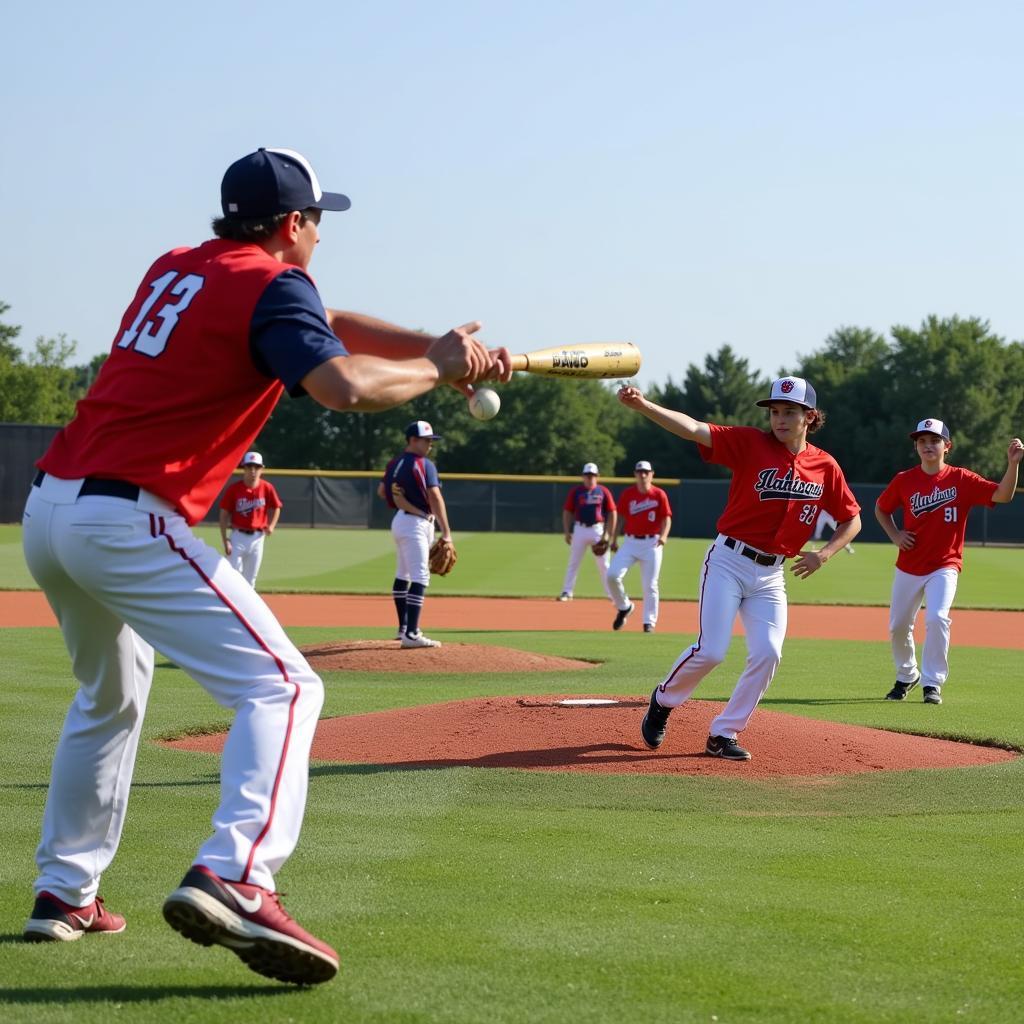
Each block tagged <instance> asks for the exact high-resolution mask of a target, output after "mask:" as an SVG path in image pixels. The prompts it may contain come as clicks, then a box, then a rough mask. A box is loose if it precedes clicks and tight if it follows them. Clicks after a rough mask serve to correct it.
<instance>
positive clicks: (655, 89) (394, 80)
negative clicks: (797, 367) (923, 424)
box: [0, 0, 1024, 383]
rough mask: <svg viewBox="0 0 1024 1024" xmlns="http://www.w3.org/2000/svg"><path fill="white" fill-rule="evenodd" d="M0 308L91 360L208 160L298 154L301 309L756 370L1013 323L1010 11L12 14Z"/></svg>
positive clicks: (982, 3) (944, 4)
mask: <svg viewBox="0 0 1024 1024" xmlns="http://www.w3.org/2000/svg"><path fill="white" fill-rule="evenodd" d="M3 21H4V25H3V71H2V79H0V80H2V86H0V89H2V94H0V99H2V110H3V160H2V162H0V210H2V213H3V217H4V221H5V223H7V225H8V230H9V235H8V242H7V244H6V245H5V247H4V253H3V256H2V257H0V300H3V301H5V302H7V303H9V304H10V305H11V307H12V309H11V310H10V311H9V312H8V313H7V314H6V316H5V320H6V322H9V323H17V324H21V325H22V328H23V333H22V337H21V341H22V343H23V344H31V343H32V341H33V340H34V339H35V337H36V336H37V335H47V336H52V335H55V334H57V333H58V332H65V333H67V334H68V335H69V336H70V337H71V338H74V339H76V340H77V342H78V346H79V347H78V352H77V354H76V358H75V361H76V362H85V361H86V360H87V359H88V358H91V357H92V356H93V355H95V354H96V353H98V352H101V351H106V350H107V349H108V348H109V346H110V343H111V340H112V338H113V334H114V331H115V328H116V326H117V323H118V321H119V319H120V316H121V313H122V312H123V309H124V307H125V305H126V304H127V303H128V301H129V299H130V298H131V296H132V294H133V292H134V289H135V288H136V286H137V285H138V283H139V279H140V277H141V275H142V273H143V272H144V270H145V269H146V267H147V266H148V265H149V262H150V261H151V260H152V259H154V258H155V257H156V256H157V255H159V254H160V253H162V252H164V251H165V250H167V249H169V248H172V247H173V246H176V245H182V244H194V243H198V242H200V241H202V240H203V239H204V238H206V237H207V236H208V234H209V230H208V229H209V219H210V217H211V216H212V215H214V214H216V213H217V212H218V207H219V183H220V178H221V175H222V173H223V171H224V169H225V168H226V166H227V165H228V164H229V163H230V162H231V161H232V160H234V159H235V158H237V157H238V156H241V155H243V154H244V153H246V152H250V151H252V150H254V149H256V148H257V147H259V146H279V147H288V148H293V149H298V150H300V151H301V152H303V153H304V154H305V155H306V156H307V157H308V158H309V159H310V161H311V162H312V164H313V166H314V167H315V168H316V170H317V172H318V174H319V176H320V179H321V183H322V184H323V186H324V187H325V188H327V189H329V190H332V191H341V192H345V193H347V194H348V195H349V196H351V198H352V201H353V206H352V209H351V210H350V211H349V212H347V213H341V214H327V215H325V217H324V224H323V226H322V231H321V234H322V242H321V245H320V248H319V250H318V252H317V254H316V256H315V258H314V261H313V265H312V268H311V269H312V272H313V274H314V276H315V278H316V280H317V282H318V284H319V286H320V290H321V293H322V295H323V297H324V300H325V302H326V303H327V304H328V305H332V306H337V307H339V308H343V309H353V310H358V311H361V312H366V313H372V314H374V315H377V316H381V317H384V318H385V319H389V320H393V321H396V322H398V323H401V324H403V325H406V326H410V327H422V328H426V329H429V330H433V331H441V330H444V329H446V328H448V327H450V326H453V325H457V324H461V323H463V322H465V321H467V320H471V319H480V320H482V321H483V322H484V331H483V333H482V335H481V336H482V337H483V338H485V340H487V341H488V342H489V343H491V344H499V343H500V344H507V345H508V346H509V347H510V348H512V349H513V350H514V351H527V350H529V349H531V348H537V347H542V346H546V345H550V344H564V343H571V342H581V341H603V340H632V341H635V342H636V343H637V344H638V345H639V346H640V348H641V350H642V351H643V353H644V356H645V366H644V370H643V371H642V372H641V374H640V380H641V381H642V382H645V383H648V382H651V381H663V380H664V379H665V378H667V377H668V376H670V375H672V376H673V377H675V378H676V379H677V380H678V379H680V378H681V377H682V374H683V372H684V371H685V367H686V365H687V364H688V363H690V362H697V363H700V362H702V361H703V359H704V357H705V356H706V355H707V354H708V353H710V352H714V351H716V350H717V349H718V348H719V347H720V346H722V345H723V344H730V345H732V346H733V347H734V348H735V349H736V350H737V351H738V352H739V353H740V354H741V355H742V356H745V357H746V358H747V359H749V361H750V363H751V364H752V366H753V367H754V368H756V369H760V370H763V371H765V372H766V373H770V374H774V372H775V371H777V370H778V369H780V368H781V367H783V366H788V365H791V364H792V363H793V361H794V360H795V358H796V356H797V354H798V353H807V352H810V351H813V350H814V349H816V348H818V347H819V346H820V345H821V343H822V342H823V340H824V339H825V337H826V336H827V335H828V334H829V333H830V332H831V331H833V330H834V329H835V328H837V327H839V326H841V325H856V326H864V327H870V328H873V329H875V330H878V331H880V332H882V333H887V332H888V329H889V328H890V327H891V326H892V325H893V324H897V323H902V324H911V325H916V324H918V323H919V322H920V321H921V320H922V319H923V318H924V317H925V316H926V315H928V314H929V313H936V314H938V315H941V316H948V315H952V314H954V313H956V314H960V315H962V316H971V315H977V316H982V317H984V318H986V319H988V320H990V321H991V325H992V328H993V330H995V331H996V332H997V333H999V334H1001V335H1003V336H1004V337H1006V338H1008V339H1012V340H1020V339H1022V338H1024V302H1022V299H1021V282H1022V279H1024V260H1022V256H1021V240H1022V238H1024V218H1022V214H1021V209H1022V200H1024V90H1022V84H1024V70H1022V68H1024V61H1022V59H1021V53H1022V46H1024V33H1022V29H1024V8H1022V7H1021V5H1020V4H1019V3H1012V2H1005V3H1003V2H992V0H970V2H969V0H963V2H957V3H952V2H949V0H927V2H907V3H903V2H899V0H887V2H874V0H865V2H841V0H839V2H835V3H822V2H820V0H815V2H785V0H780V2H779V3H775V4H765V3H761V2H750V0H740V2H733V3H708V2H707V0H699V2H689V0H678V2H675V3H670V2H656V0H622V2H619V3H608V2H605V0H588V2H582V0H566V2H560V0H544V2H536V0H517V2H516V3H495V2H491V3H484V2H468V0H467V2H455V0H432V2H421V3H414V2H409V0H395V2H386V0H378V2H376V3H371V2H363V3H353V2H349V3H345V2H340V0H330V2H324V0H307V2H306V3H302V4H294V5H293V4H280V3H279V4H271V3H266V2H263V0H248V2H237V0H204V2H196V0H176V2H175V3H174V4H170V5H166V4H165V5H159V6H158V5H156V4H150V3H145V2H139V0H132V2H122V0H110V2H104V0H97V2H96V3H93V4H81V3H69V2H67V0H57V2H54V3H35V4H17V5H11V6H9V7H8V8H7V9H6V11H5V15H4V19H3Z"/></svg>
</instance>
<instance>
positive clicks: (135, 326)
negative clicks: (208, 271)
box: [117, 270, 206, 359]
mask: <svg viewBox="0 0 1024 1024" xmlns="http://www.w3.org/2000/svg"><path fill="white" fill-rule="evenodd" d="M175 280H177V283H174V282H175ZM205 283H206V280H205V278H202V277H200V276H199V275H198V274H184V275H182V274H179V273H178V271H176V270H169V271H168V272H167V273H166V274H163V275H162V276H160V277H158V278H156V279H155V280H153V281H150V282H149V289H150V294H149V297H148V298H147V299H146V301H145V302H143V304H142V308H141V309H140V310H139V313H138V316H136V317H135V320H134V322H133V323H132V325H131V327H129V328H128V330H126V331H125V332H124V334H122V335H121V337H120V338H118V340H117V346H118V348H131V347H132V346H133V345H134V346H135V351H136V352H141V353H142V354H143V355H144V356H150V357H152V358H154V359H155V358H156V357H157V356H158V355H160V353H161V352H163V350H164V349H165V348H166V347H167V341H168V339H169V338H170V336H171V332H172V331H173V330H174V328H175V327H177V326H178V317H180V316H181V314H182V313H184V312H185V310H186V309H188V307H189V304H190V303H191V302H192V300H193V299H194V298H195V297H196V295H197V294H198V293H199V290H200V289H201V288H202V287H203V285H204V284H205ZM165 292H167V293H168V294H169V295H170V296H173V297H174V298H168V299H167V300H166V301H165V302H164V303H163V304H162V305H161V306H160V307H159V308H158V309H157V310H156V311H154V312H153V313H152V316H150V312H151V311H152V310H153V307H154V306H155V305H156V303H157V301H158V300H159V299H160V298H161V296H163V295H164V293H165ZM175 298H176V299H177V301H174V299H175ZM158 320H159V325H158V324H157V321H158Z"/></svg>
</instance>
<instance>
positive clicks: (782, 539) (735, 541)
mask: <svg viewBox="0 0 1024 1024" xmlns="http://www.w3.org/2000/svg"><path fill="white" fill-rule="evenodd" d="M619 400H620V401H621V402H622V403H623V404H624V405H627V406H629V407H630V408H632V409H636V410H637V411H638V412H640V413H641V414H642V415H644V416H646V417H647V419H649V420H651V421H652V422H653V423H657V424H658V425H659V426H661V427H664V428H665V429H666V430H668V431H670V432H671V433H673V434H676V435H678V436H679V437H682V438H685V439H686V440H687V441H695V442H696V443H697V444H698V445H699V446H700V447H699V449H698V450H699V451H700V454H701V457H702V458H703V459H705V460H706V461H708V462H712V463H715V464H717V465H721V466H728V467H729V469H731V470H732V481H731V483H730V486H729V497H728V500H727V502H726V506H725V510H724V511H723V513H722V515H721V517H720V518H719V520H718V530H719V534H718V536H717V537H716V538H715V540H714V541H713V542H712V544H711V546H710V547H709V548H708V551H707V554H706V555H705V557H704V563H703V565H702V567H701V571H700V580H699V594H700V598H699V599H700V608H699V621H700V632H699V633H698V635H697V640H696V642H695V643H693V644H692V645H691V646H690V647H689V648H687V649H686V650H685V651H683V653H682V654H681V655H680V656H679V658H678V659H677V660H676V662H675V664H674V665H673V666H672V668H671V670H670V671H669V673H668V675H667V676H666V677H665V679H664V680H663V681H662V682H661V683H659V684H658V686H656V687H655V688H654V691H653V693H652V694H651V699H650V704H649V705H648V709H647V714H646V715H645V716H644V719H643V721H642V723H641V725H640V733H641V736H642V737H643V741H644V743H646V744H647V746H648V747H650V748H651V749H652V750H653V749H656V748H657V747H659V746H661V744H662V742H663V741H664V739H665V732H666V729H667V726H668V718H669V714H670V713H671V712H672V709H673V708H676V707H678V706H679V705H680V704H682V703H683V702H684V701H686V700H688V699H689V697H690V695H691V694H692V693H693V691H694V690H695V689H696V688H697V684H698V683H699V682H700V681H701V680H702V679H703V678H704V676H706V675H707V674H708V673H709V672H710V671H711V670H712V669H713V668H714V667H715V666H716V665H719V664H721V662H722V660H723V659H724V658H725V655H726V652H727V651H728V649H729V642H730V640H731V639H732V628H733V623H734V621H735V619H736V616H737V614H738V615H739V616H740V618H741V619H742V621H743V629H744V632H745V633H746V640H747V663H746V666H745V667H744V670H743V674H742V675H741V676H740V678H739V680H738V681H737V683H736V687H735V689H734V690H733V693H732V696H731V697H730V698H729V702H728V703H727V704H726V706H725V708H724V710H723V711H722V713H721V714H719V715H718V716H717V717H716V718H715V719H714V720H713V721H712V723H711V730H710V735H709V736H708V740H707V744H706V747H705V750H706V752H707V753H708V754H710V755H712V756H713V757H723V758H727V759H728V760H732V761H747V760H749V759H750V752H749V751H748V750H745V749H744V748H743V747H741V746H740V745H739V744H738V743H737V741H736V737H737V735H738V734H739V733H741V732H742V731H743V730H744V729H745V728H746V727H747V723H748V722H749V721H750V717H751V715H753V713H754V709H755V708H756V707H757V705H758V703H759V702H760V700H761V697H762V696H764V693H765V691H766V690H767V689H768V685H769V684H770V683H771V681H772V678H773V676H774V675H775V670H776V669H777V668H778V666H779V662H780V660H781V658H782V643H783V640H784V639H785V636H786V620H787V604H786V581H785V577H784V573H783V564H784V562H785V560H786V559H787V558H795V559H796V561H795V562H794V564H793V573H794V574H795V575H796V576H797V577H798V578H799V579H806V578H807V577H809V576H811V575H812V574H814V573H815V572H817V571H818V570H819V569H820V568H821V567H822V566H823V565H824V564H825V563H826V562H827V561H828V560H829V559H830V558H831V557H832V555H834V554H835V553H836V552H837V551H839V550H840V548H842V546H843V545H844V544H848V543H849V542H850V541H851V540H853V538H854V537H855V536H856V535H857V533H858V532H859V531H860V526H861V523H860V506H859V505H858V504H857V502H856V500H855V499H854V497H853V494H852V493H851V491H850V488H849V487H848V486H847V483H846V480H845V478H844V477H843V473H842V470H841V469H840V468H839V466H838V464H837V463H836V461H835V459H833V458H832V456H831V455H829V454H827V453H826V452H824V451H822V450H821V449H820V448H816V447H815V446H814V445H812V444H809V443H808V441H807V435H808V434H810V433H813V432H814V431H816V430H818V429H819V428H820V427H821V426H822V424H823V423H824V421H825V414H824V413H823V412H821V410H820V409H818V408H817V397H816V395H815V393H814V388H812V387H811V385H810V384H808V383H807V381H805V380H803V379H802V378H799V377H782V378H780V379H779V380H776V381H775V382H774V383H773V384H772V387H771V392H770V394H769V396H768V398H766V399H762V400H761V401H759V402H758V403H757V404H758V405H759V406H763V407H767V409H768V417H769V429H768V430H759V429H757V428H756V427H724V426H718V425H717V424H713V423H702V422H700V421H698V420H695V419H693V417H692V416H687V415H686V413H683V412H675V411H673V410H671V409H665V408H663V407H661V406H659V405H655V404H654V403H653V402H649V401H647V399H646V398H644V396H643V393H642V392H641V391H640V390H639V389H638V388H635V387H625V388H623V389H622V390H620V391H619ZM822 508H824V509H827V510H828V511H829V512H830V513H831V514H832V515H833V516H834V517H835V518H836V520H837V521H838V522H839V528H838V530H836V532H835V534H834V535H833V536H832V538H831V540H829V542H828V543H827V544H826V545H825V546H824V547H823V548H821V549H820V550H818V551H812V550H801V549H802V548H803V546H804V544H805V543H806V542H807V540H808V539H809V538H810V536H811V533H812V531H813V530H814V521H815V519H816V518H817V516H818V513H819V512H820V510H821V509H822Z"/></svg>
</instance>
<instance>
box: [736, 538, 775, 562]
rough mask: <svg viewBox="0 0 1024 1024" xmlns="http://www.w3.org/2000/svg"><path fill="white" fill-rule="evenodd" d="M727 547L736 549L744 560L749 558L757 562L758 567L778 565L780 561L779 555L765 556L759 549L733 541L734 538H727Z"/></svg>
mask: <svg viewBox="0 0 1024 1024" xmlns="http://www.w3.org/2000/svg"><path fill="white" fill-rule="evenodd" d="M725 546H726V547H727V548H735V550H736V551H738V552H739V553H740V554H741V555H742V556H743V557H744V558H749V559H750V560H751V561H752V562H757V564H758V565H777V564H778V561H779V556H778V555H766V554H763V553H762V552H760V551H758V550H757V548H749V547H747V545H746V544H744V543H743V541H741V540H733V538H732V537H726V538H725Z"/></svg>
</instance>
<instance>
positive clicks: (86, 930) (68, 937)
mask: <svg viewBox="0 0 1024 1024" xmlns="http://www.w3.org/2000/svg"><path fill="white" fill-rule="evenodd" d="M124 927H125V921H124V918H123V917H122V916H121V915H120V914H112V913H110V911H109V910H107V908H106V907H105V906H103V900H102V899H100V897H99V896H97V897H96V899H95V900H94V901H93V902H92V903H90V904H89V905H88V906H87V907H74V906H72V905H71V904H70V903H65V902H64V901H63V900H59V899H57V897H56V896H54V895H53V893H50V892H45V891H44V892H41V893H40V894H39V895H38V896H37V897H36V902H35V906H34V907H33V908H32V916H31V917H30V918H29V919H28V920H27V921H26V922H25V928H24V933H23V934H24V936H25V941H26V942H74V941H75V939H80V938H81V937H82V936H83V935H85V934H89V935H104V934H105V935H117V934H118V933H119V932H123V931H124Z"/></svg>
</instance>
